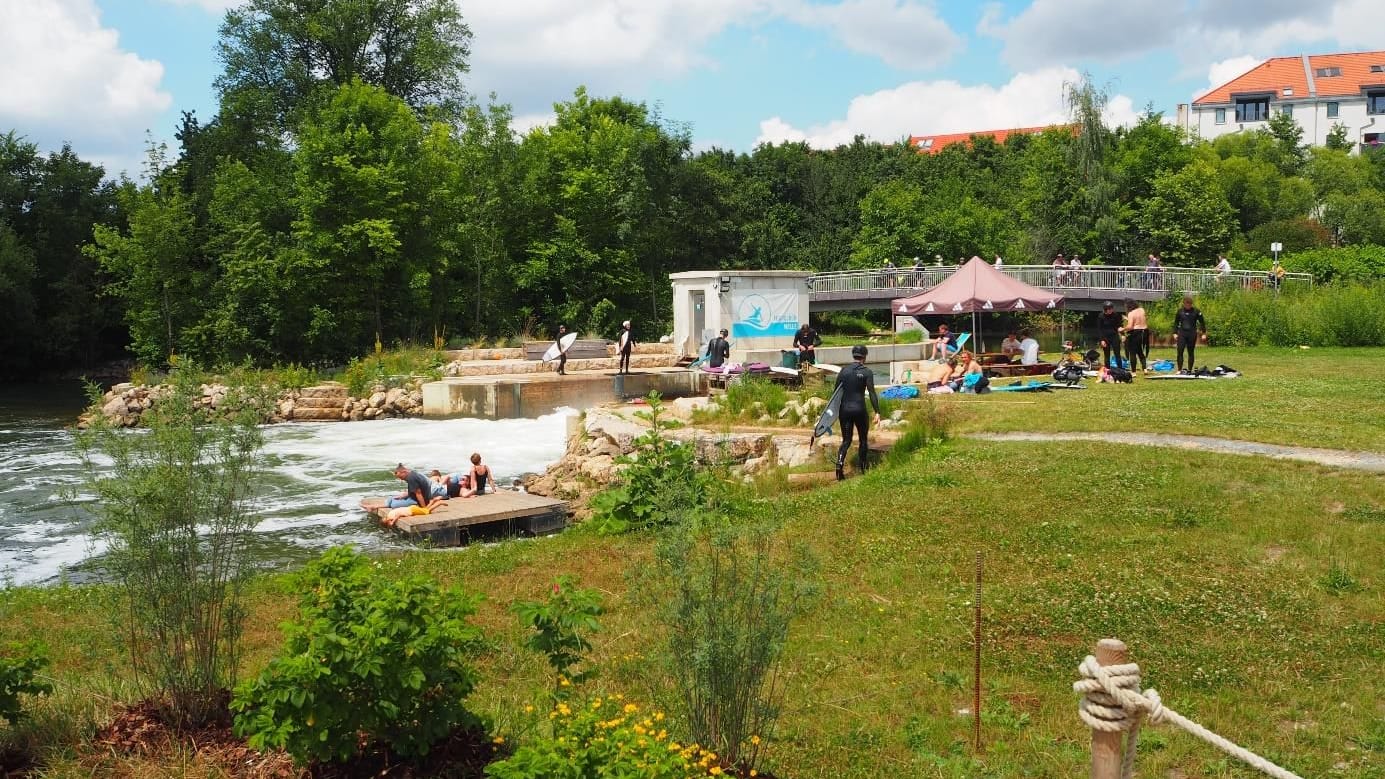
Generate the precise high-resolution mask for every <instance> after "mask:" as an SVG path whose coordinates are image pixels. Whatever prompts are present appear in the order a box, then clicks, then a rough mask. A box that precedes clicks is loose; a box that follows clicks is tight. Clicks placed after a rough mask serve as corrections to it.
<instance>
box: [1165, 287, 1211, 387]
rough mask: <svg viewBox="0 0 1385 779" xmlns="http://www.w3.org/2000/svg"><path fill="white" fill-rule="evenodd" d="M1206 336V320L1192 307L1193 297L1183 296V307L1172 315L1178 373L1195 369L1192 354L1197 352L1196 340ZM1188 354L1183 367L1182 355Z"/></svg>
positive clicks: (1195, 364)
mask: <svg viewBox="0 0 1385 779" xmlns="http://www.w3.org/2000/svg"><path fill="white" fill-rule="evenodd" d="M1206 334H1207V320H1205V319H1203V318H1202V312H1201V311H1200V310H1198V308H1197V307H1196V306H1194V305H1193V296H1192V295H1184V296H1183V307H1182V308H1180V309H1178V311H1177V312H1176V313H1174V315H1173V340H1174V341H1175V342H1176V343H1177V344H1178V372H1179V373H1192V372H1193V371H1194V370H1196V369H1197V363H1196V362H1195V360H1194V356H1193V355H1194V353H1195V352H1196V351H1197V339H1198V337H1199V336H1201V335H1206ZM1184 352H1187V353H1188V367H1187V369H1184V367H1183V353H1184Z"/></svg>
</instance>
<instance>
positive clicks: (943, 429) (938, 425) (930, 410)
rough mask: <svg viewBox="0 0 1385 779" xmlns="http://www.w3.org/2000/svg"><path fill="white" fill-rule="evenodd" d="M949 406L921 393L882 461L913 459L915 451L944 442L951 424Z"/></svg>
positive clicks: (897, 461)
mask: <svg viewBox="0 0 1385 779" xmlns="http://www.w3.org/2000/svg"><path fill="white" fill-rule="evenodd" d="M950 408H951V407H950V406H946V405H944V404H942V403H937V402H935V401H934V399H933V397H932V396H928V395H926V396H924V398H923V399H922V400H921V401H919V402H918V403H917V404H915V405H914V407H913V408H912V409H911V410H910V411H909V413H908V415H907V416H906V417H905V426H904V432H903V433H901V434H900V436H899V438H897V439H895V442H894V446H892V447H890V451H889V453H888V454H886V455H885V462H886V463H888V464H891V465H899V464H903V463H906V462H908V461H910V460H911V459H913V456H914V453H915V452H918V451H920V450H922V449H925V448H927V447H930V446H937V445H938V444H941V443H943V442H944V441H946V440H947V439H948V431H949V429H950V428H951V427H952V415H951V412H950V411H949V409H950Z"/></svg>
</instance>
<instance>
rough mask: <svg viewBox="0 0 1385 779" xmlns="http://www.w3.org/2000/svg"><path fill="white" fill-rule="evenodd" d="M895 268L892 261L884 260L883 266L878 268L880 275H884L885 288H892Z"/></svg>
mask: <svg viewBox="0 0 1385 779" xmlns="http://www.w3.org/2000/svg"><path fill="white" fill-rule="evenodd" d="M895 270H897V269H896V268H895V265H894V261H893V260H885V265H884V266H883V267H881V268H880V271H881V273H883V274H885V286H887V287H893V286H894V283H895V278H896V276H895Z"/></svg>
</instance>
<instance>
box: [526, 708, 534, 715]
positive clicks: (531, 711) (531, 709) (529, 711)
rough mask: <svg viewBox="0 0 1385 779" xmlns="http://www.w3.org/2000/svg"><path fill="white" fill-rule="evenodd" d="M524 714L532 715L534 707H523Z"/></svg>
mask: <svg viewBox="0 0 1385 779" xmlns="http://www.w3.org/2000/svg"><path fill="white" fill-rule="evenodd" d="M524 713H525V714H533V713H534V707H533V706H525V707H524Z"/></svg>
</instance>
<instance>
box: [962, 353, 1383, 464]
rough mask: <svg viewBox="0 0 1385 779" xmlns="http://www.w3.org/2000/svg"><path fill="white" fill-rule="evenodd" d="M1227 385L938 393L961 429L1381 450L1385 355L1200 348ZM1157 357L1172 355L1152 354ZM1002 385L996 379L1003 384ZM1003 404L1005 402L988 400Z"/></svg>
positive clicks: (1204, 359) (1149, 384) (1203, 361)
mask: <svg viewBox="0 0 1385 779" xmlns="http://www.w3.org/2000/svg"><path fill="white" fill-rule="evenodd" d="M1197 354H1198V364H1199V365H1203V364H1206V365H1209V366H1210V365H1216V364H1218V363H1225V364H1227V365H1230V366H1231V367H1233V368H1236V369H1237V370H1240V371H1243V372H1244V375H1243V376H1242V377H1241V378H1239V379H1235V380H1230V381H1187V382H1177V381H1165V382H1159V381H1142V380H1140V379H1139V378H1137V379H1136V380H1135V383H1134V384H1133V385H1125V384H1097V383H1095V382H1092V381H1089V382H1088V384H1089V385H1090V386H1089V388H1088V389H1087V390H1086V391H1085V392H1061V393H1060V392H1053V393H1023V394H1010V395H990V396H988V397H981V398H978V397H973V396H958V397H955V398H954V397H946V398H945V399H944V402H947V403H949V404H950V405H953V406H955V407H956V408H957V409H958V412H959V413H958V430H960V431H987V432H1011V431H1042V432H1077V431H1121V432H1132V431H1137V432H1151V433H1186V434H1191V435H1208V436H1218V437H1222V438H1238V439H1242V440H1247V441H1259V442H1262V443H1270V444H1289V445H1298V446H1316V447H1324V448H1328V449H1356V450H1363V451H1373V452H1385V349H1307V350H1300V349H1272V348H1261V349H1224V348H1208V347H1205V346H1204V347H1199V348H1198V352H1197ZM1154 358H1155V359H1164V358H1167V359H1170V360H1172V359H1173V358H1174V353H1173V351H1172V350H1170V349H1156V350H1155V352H1154ZM1005 382H1006V380H1004V379H1002V380H999V383H1005ZM995 399H1002V400H1004V401H1006V402H1004V403H995V402H991V401H992V400H995Z"/></svg>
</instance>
